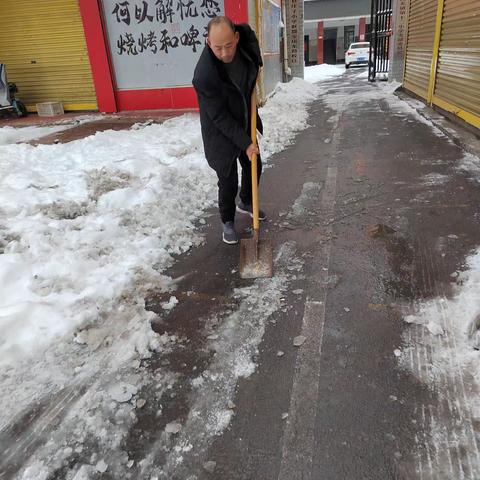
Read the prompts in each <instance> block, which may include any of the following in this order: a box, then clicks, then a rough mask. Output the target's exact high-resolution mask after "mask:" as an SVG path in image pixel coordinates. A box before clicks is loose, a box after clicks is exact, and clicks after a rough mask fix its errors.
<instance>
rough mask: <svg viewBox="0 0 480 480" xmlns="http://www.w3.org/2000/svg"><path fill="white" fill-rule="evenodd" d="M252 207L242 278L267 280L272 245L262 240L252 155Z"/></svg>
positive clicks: (254, 129) (254, 134)
mask: <svg viewBox="0 0 480 480" xmlns="http://www.w3.org/2000/svg"><path fill="white" fill-rule="evenodd" d="M255 90H256V89H255V88H254V89H253V93H252V103H251V108H250V110H251V122H250V123H251V129H252V132H251V136H252V143H253V144H254V145H256V144H257V96H256V91H255ZM251 163H252V207H253V235H252V237H251V238H244V239H242V240H241V242H240V277H241V278H266V277H271V276H272V275H273V253H272V245H271V243H270V242H269V241H267V240H260V220H259V213H258V176H257V155H256V154H253V155H252V162H251Z"/></svg>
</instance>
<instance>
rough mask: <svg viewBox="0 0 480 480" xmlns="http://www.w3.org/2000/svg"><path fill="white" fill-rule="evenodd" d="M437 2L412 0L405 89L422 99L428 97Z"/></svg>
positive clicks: (434, 0)
mask: <svg viewBox="0 0 480 480" xmlns="http://www.w3.org/2000/svg"><path fill="white" fill-rule="evenodd" d="M437 1H438V0H410V10H409V12H410V13H409V17H408V35H407V53H406V59H405V74H404V87H405V88H406V89H407V90H410V91H412V92H413V93H415V94H417V95H419V96H420V97H422V98H427V95H428V84H429V79H430V70H431V66H432V53H433V41H434V38H435V20H436V15H437ZM454 1H455V0H454Z"/></svg>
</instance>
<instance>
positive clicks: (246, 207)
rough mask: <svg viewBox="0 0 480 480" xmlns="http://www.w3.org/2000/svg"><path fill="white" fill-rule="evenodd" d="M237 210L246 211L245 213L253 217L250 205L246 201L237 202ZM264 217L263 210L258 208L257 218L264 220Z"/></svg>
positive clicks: (265, 216) (265, 215)
mask: <svg viewBox="0 0 480 480" xmlns="http://www.w3.org/2000/svg"><path fill="white" fill-rule="evenodd" d="M237 212H240V213H246V214H247V215H250V216H251V217H252V218H253V207H252V205H247V204H246V203H243V202H242V201H241V200H240V201H239V202H238V205H237ZM266 218H267V214H266V213H265V212H264V211H263V210H261V209H258V219H259V220H265V219H266Z"/></svg>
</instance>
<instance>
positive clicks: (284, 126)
mask: <svg viewBox="0 0 480 480" xmlns="http://www.w3.org/2000/svg"><path fill="white" fill-rule="evenodd" d="M318 94H319V89H318V87H317V86H315V85H312V84H310V83H308V82H306V81H304V80H302V79H300V78H293V79H292V80H291V81H290V82H289V83H279V84H278V85H277V87H276V88H275V91H274V92H273V94H272V96H271V97H270V99H269V100H268V102H267V104H266V105H265V106H264V107H263V108H261V109H260V110H259V113H260V117H261V118H262V122H263V125H264V136H263V137H262V138H260V139H259V143H260V147H261V152H262V158H265V159H267V158H268V157H270V156H271V155H273V154H274V153H277V152H279V151H281V150H283V149H284V148H285V147H286V146H287V145H290V144H291V143H292V141H293V139H294V138H295V132H297V131H299V130H303V129H304V128H307V126H308V123H307V120H308V112H307V109H306V105H308V103H310V102H312V101H313V100H315V98H317V96H318Z"/></svg>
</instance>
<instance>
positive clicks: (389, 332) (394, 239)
mask: <svg viewBox="0 0 480 480" xmlns="http://www.w3.org/2000/svg"><path fill="white" fill-rule="evenodd" d="M358 73H359V71H358V70H354V71H352V72H348V73H347V74H346V76H345V77H343V78H339V79H338V80H335V81H332V82H330V83H329V88H328V91H327V92H326V93H325V95H326V96H327V97H328V98H329V101H328V102H325V101H324V99H325V98H326V97H325V96H324V97H322V98H323V100H322V99H320V100H319V101H318V102H316V103H315V104H314V105H312V107H311V118H310V124H311V125H312V126H311V128H309V129H307V130H305V131H304V132H301V133H300V134H299V135H298V136H297V139H296V141H295V144H294V145H292V146H291V147H289V148H287V149H286V150H285V151H283V152H282V153H280V154H278V155H276V156H275V158H274V159H273V164H274V166H275V168H273V169H267V171H266V172H265V174H264V178H263V182H262V198H263V199H264V201H263V206H264V208H265V209H266V210H267V212H268V214H269V218H270V220H269V222H268V223H266V224H264V228H265V235H266V236H268V237H269V238H271V239H273V240H274V245H276V246H277V247H278V246H279V245H281V244H283V243H284V242H295V245H296V247H297V248H298V254H299V255H300V256H301V258H303V259H304V260H305V267H304V274H305V275H304V276H303V277H302V276H300V278H299V279H298V280H297V282H296V285H294V286H292V287H291V290H290V292H289V293H288V294H287V295H285V297H284V301H285V304H286V305H287V308H285V309H282V310H279V311H276V312H275V313H274V314H273V315H272V317H271V318H270V319H269V323H268V324H267V327H266V331H265V334H264V337H263V341H262V343H261V345H260V351H259V353H258V356H257V357H256V360H257V362H258V367H257V370H256V372H255V373H254V374H253V375H251V376H250V377H249V378H247V379H243V380H241V381H240V382H239V384H238V385H237V390H236V396H235V404H236V410H235V415H234V418H233V420H232V422H231V424H230V426H229V428H228V430H227V431H226V432H225V433H224V434H223V435H221V436H219V437H217V438H216V439H215V441H214V442H213V443H212V444H211V446H210V448H209V450H208V452H207V453H206V454H205V455H203V456H202V457H199V458H197V460H192V461H190V462H187V463H186V464H185V465H183V466H182V467H181V468H178V469H177V470H176V471H175V473H174V474H173V477H172V478H178V479H183V478H192V479H193V478H199V479H207V478H209V479H219V480H220V479H231V480H240V479H242V480H243V479H245V480H254V479H255V480H273V479H281V480H287V479H289V480H296V479H312V480H313V479H322V480H323V479H325V480H341V479H366V480H376V479H378V480H387V479H416V478H425V479H426V478H439V479H444V478H445V479H447V478H462V476H464V477H465V478H480V472H474V471H471V470H469V467H468V465H467V463H468V462H467V460H466V457H467V456H468V454H466V453H465V455H464V456H463V455H462V453H461V452H460V453H458V452H457V459H456V460H457V462H456V463H457V464H458V469H457V470H456V473H455V476H454V477H452V473H451V472H450V473H448V472H446V471H444V467H443V466H442V465H441V461H440V459H436V457H435V455H437V457H439V456H440V454H439V453H438V452H432V451H431V450H432V448H431V446H429V445H430V438H429V435H430V433H429V425H428V422H429V418H426V417H425V409H427V410H428V411H430V412H432V411H433V412H437V414H438V415H437V416H439V417H441V416H442V415H441V412H442V409H441V408H440V407H439V405H440V404H441V401H440V400H439V398H438V392H436V391H435V390H433V389H431V388H429V387H428V386H427V385H425V384H424V383H423V382H421V381H419V379H418V376H415V375H412V373H411V372H408V371H405V369H402V368H400V367H399V365H398V362H397V360H396V357H395V355H394V351H395V349H398V348H401V346H402V344H403V342H404V339H403V338H402V334H404V333H405V329H406V328H407V326H406V324H405V323H404V322H403V321H402V320H401V317H402V314H403V313H405V312H408V311H409V309H411V307H412V305H413V303H414V301H418V300H419V299H427V298H430V297H432V296H434V295H435V293H436V292H437V291H438V288H439V286H441V287H442V288H444V289H446V290H445V291H447V290H448V285H449V282H450V277H449V276H450V274H451V273H452V272H453V271H455V270H456V269H458V268H460V267H461V265H462V262H463V260H464V258H465V255H466V254H467V253H468V251H469V250H470V249H471V248H473V247H474V246H475V245H477V243H478V234H477V229H476V222H475V218H476V217H475V215H476V213H477V201H476V199H477V196H478V189H477V187H476V185H474V184H473V183H472V182H471V181H469V180H468V179H467V176H466V175H463V174H460V173H458V172H456V173H455V174H454V176H453V178H452V180H451V181H450V182H449V183H448V185H443V184H428V182H425V181H424V180H423V179H424V178H425V176H427V175H430V174H435V175H437V174H440V175H443V174H451V173H452V168H453V167H454V165H455V163H456V162H458V160H459V159H460V158H461V156H462V155H463V152H462V151H461V149H460V148H458V147H456V146H455V145H453V144H452V143H450V142H448V141H447V139H446V138H441V137H439V136H437V135H435V134H434V133H433V132H432V130H431V128H430V127H429V126H427V125H424V124H422V123H420V122H418V121H416V120H415V119H413V118H411V117H410V116H408V115H406V114H405V113H401V112H400V113H399V112H398V111H391V110H390V105H389V103H388V102H386V101H385V100H384V99H375V98H373V99H372V100H371V101H368V102H364V103H362V104H361V105H358V104H357V105H354V106H352V107H351V108H350V107H349V106H348V96H349V95H350V94H351V93H354V94H356V95H358V94H359V93H362V92H365V94H367V95H368V94H369V93H370V94H371V92H372V91H373V89H375V88H376V87H375V86H373V85H370V84H368V83H367V82H366V80H365V79H360V78H355V77H358ZM337 98H338V99H339V100H338V103H339V104H342V105H343V108H337V109H336V108H335V103H336V99H337ZM346 99H347V106H346V107H345V102H346ZM295 202H297V203H295ZM295 205H296V206H297V207H299V206H300V207H301V208H294V206H295ZM286 212H290V213H286ZM238 220H239V223H240V225H241V226H242V227H243V226H245V225H246V222H245V220H244V219H241V218H239V219H238ZM452 232H455V233H456V234H457V235H459V236H460V237H461V239H462V240H461V241H460V242H457V243H456V244H455V245H450V246H447V247H446V248H447V253H448V254H447V255H442V257H441V260H440V261H436V262H432V261H431V258H439V255H438V248H437V246H438V239H441V238H448V235H449V234H451V233H452ZM218 237H219V223H218V220H217V219H216V216H213V217H212V218H211V221H210V224H209V226H208V228H207V229H206V244H205V245H204V246H202V247H201V248H199V249H197V250H195V251H193V252H192V253H191V254H190V255H189V256H188V258H186V259H183V260H181V261H180V262H179V263H178V264H177V265H176V266H175V267H174V268H173V270H172V272H170V273H171V274H172V275H173V276H174V277H178V276H181V275H185V274H188V275H189V276H188V277H187V279H186V280H184V281H183V282H181V283H180V284H179V292H180V295H181V292H188V291H192V290H194V291H195V292H197V293H196V295H195V296H194V297H188V299H187V301H185V302H183V303H181V304H180V305H179V307H178V308H177V309H175V310H174V313H173V314H172V317H171V318H169V319H167V320H166V321H165V322H161V323H160V324H159V325H157V328H158V331H159V332H164V331H167V332H169V333H175V334H180V335H186V336H187V337H188V338H189V341H190V342H191V346H192V348H191V349H190V348H189V349H188V350H189V351H188V352H185V351H183V352H182V353H181V354H179V355H180V356H179V357H178V358H175V355H174V356H173V358H172V365H173V364H174V363H177V364H178V362H179V361H180V360H181V362H183V365H185V366H187V365H188V368H186V369H185V370H184V372H185V375H186V376H188V373H186V372H188V371H190V370H189V368H190V367H191V365H193V364H194V363H195V362H197V361H200V362H204V364H205V366H207V365H208V361H209V360H208V358H205V356H203V357H202V353H201V352H204V350H203V347H202V345H203V344H204V342H205V340H204V335H203V334H202V330H203V329H204V328H205V324H204V323H203V321H202V320H201V319H202V318H207V317H211V316H212V315H215V314H218V315H220V316H221V312H222V311H224V310H225V309H227V310H228V309H229V308H234V306H232V299H231V295H232V292H233V290H234V288H236V287H239V286H243V285H245V281H242V280H240V279H239V278H238V273H237V272H236V268H238V267H237V264H238V257H237V256H238V251H237V249H236V248H235V247H233V248H232V247H228V246H225V245H223V244H221V243H219V238H218ZM436 249H437V250H436ZM434 264H435V265H434ZM232 272H233V273H232ZM294 288H296V289H297V291H298V289H301V290H303V292H302V294H301V295H300V296H299V295H298V293H297V294H293V293H292V290H293V289H294ZM447 293H448V292H447ZM153 303H155V302H153ZM153 309H154V308H153ZM193 312H194V315H192V314H193ZM300 334H304V336H305V337H306V339H307V340H306V342H305V345H304V346H302V347H301V348H300V349H298V348H296V347H294V346H293V344H292V340H293V338H294V337H295V336H297V335H300ZM279 350H281V351H283V352H284V353H285V354H284V356H282V357H278V356H277V352H278V351H279ZM445 388H446V389H448V388H449V387H448V385H447V386H446V387H445ZM189 395H190V393H189V392H183V395H182V392H180V393H179V395H178V396H177V398H176V402H177V403H176V405H177V407H175V408H174V413H173V414H172V415H173V417H178V411H176V409H178V405H181V404H182V401H181V400H182V398H183V401H184V402H185V403H184V405H183V409H184V410H185V411H188V402H189V398H190V397H189ZM457 413H458V412H457ZM287 414H288V416H287ZM459 415H460V414H459ZM432 418H433V414H432ZM443 420H444V422H445V423H446V424H447V425H448V422H451V423H452V425H453V424H454V422H455V421H458V420H459V419H458V418H455V412H450V415H443ZM430 421H431V419H430ZM205 460H210V461H214V462H216V466H215V469H214V471H213V472H206V471H205V470H204V469H203V468H202V465H203V462H204V461H205ZM425 465H427V466H426V467H425ZM456 475H458V476H456Z"/></svg>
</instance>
